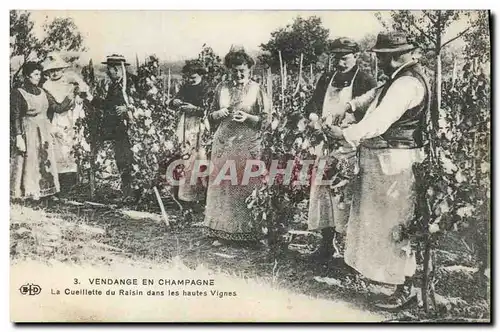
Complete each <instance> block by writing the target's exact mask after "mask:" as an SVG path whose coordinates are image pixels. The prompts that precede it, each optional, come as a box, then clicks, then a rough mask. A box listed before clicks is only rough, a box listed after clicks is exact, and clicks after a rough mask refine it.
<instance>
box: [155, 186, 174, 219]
mask: <svg viewBox="0 0 500 332" xmlns="http://www.w3.org/2000/svg"><path fill="white" fill-rule="evenodd" d="M153 190H154V191H155V195H156V200H157V201H158V204H159V205H160V209H161V216H162V217H163V220H164V221H165V225H166V226H167V227H170V222H169V220H168V216H167V213H166V212H165V206H164V205H163V201H162V199H161V196H160V193H159V192H158V188H156V186H155V187H153Z"/></svg>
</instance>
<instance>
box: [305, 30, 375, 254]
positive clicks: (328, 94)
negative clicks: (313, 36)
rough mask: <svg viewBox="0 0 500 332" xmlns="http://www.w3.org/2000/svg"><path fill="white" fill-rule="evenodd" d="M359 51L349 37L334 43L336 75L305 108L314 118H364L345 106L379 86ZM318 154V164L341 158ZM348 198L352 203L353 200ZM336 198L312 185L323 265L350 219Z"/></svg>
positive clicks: (311, 224)
mask: <svg viewBox="0 0 500 332" xmlns="http://www.w3.org/2000/svg"><path fill="white" fill-rule="evenodd" d="M359 51H360V50H359V46H358V44H357V43H356V42H354V41H353V40H351V39H349V38H338V39H336V40H335V41H334V42H333V44H332V52H333V53H334V58H335V69H334V71H332V72H326V73H325V74H323V75H322V76H321V78H320V79H319V81H318V84H317V86H316V89H315V91H314V93H313V96H312V98H311V101H310V102H309V103H308V105H307V106H306V108H305V111H306V113H307V114H308V115H309V116H310V118H311V114H313V113H315V114H321V117H322V120H323V121H324V122H325V123H328V124H333V123H335V124H337V123H340V122H341V121H344V122H345V123H348V122H352V121H356V120H359V119H361V118H362V116H363V115H362V114H361V113H360V112H355V113H354V114H350V115H349V116H348V117H345V114H344V110H345V104H346V103H347V102H348V101H350V100H351V99H352V98H354V97H357V96H360V95H362V94H364V93H365V92H367V91H369V90H371V89H372V88H374V87H375V85H376V82H375V80H374V79H373V78H372V77H371V76H370V75H368V74H366V73H364V72H362V71H361V70H359V67H358V65H357V60H358V56H359ZM316 151H317V153H316V154H317V157H318V160H317V161H319V160H320V159H321V158H324V157H339V156H338V155H335V153H334V151H330V155H329V156H323V143H321V144H320V145H319V146H318V147H317V149H316ZM342 157H347V156H342ZM351 157H352V154H351ZM328 159H329V158H327V160H328ZM327 163H328V161H327ZM327 165H328V164H327ZM346 198H347V201H348V200H349V197H346ZM335 199H336V198H335V197H334V195H333V194H332V192H331V189H330V188H329V187H328V186H324V185H323V186H320V185H317V184H315V183H314V181H313V182H312V184H311V194H310V200H309V214H308V228H309V230H321V233H322V244H321V247H320V249H319V250H318V251H317V252H316V253H315V254H314V256H313V258H315V259H318V260H319V261H321V262H325V261H328V260H329V259H330V258H331V257H332V255H333V253H334V249H333V239H334V236H335V231H337V232H338V233H342V232H343V230H344V228H345V223H346V221H347V217H348V211H349V205H348V204H345V203H343V202H335Z"/></svg>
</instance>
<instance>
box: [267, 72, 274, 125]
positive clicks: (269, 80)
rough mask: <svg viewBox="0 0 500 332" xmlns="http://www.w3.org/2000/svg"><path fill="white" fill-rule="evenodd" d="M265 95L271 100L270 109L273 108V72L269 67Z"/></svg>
mask: <svg viewBox="0 0 500 332" xmlns="http://www.w3.org/2000/svg"><path fill="white" fill-rule="evenodd" d="M266 79H267V86H266V88H267V97H268V98H269V100H270V102H271V110H272V109H273V73H272V71H271V67H269V68H267V78H266ZM269 117H271V113H269Z"/></svg>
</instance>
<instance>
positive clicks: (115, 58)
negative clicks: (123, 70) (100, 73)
mask: <svg viewBox="0 0 500 332" xmlns="http://www.w3.org/2000/svg"><path fill="white" fill-rule="evenodd" d="M122 62H123V63H124V64H125V66H130V63H127V61H126V60H125V57H124V56H123V55H120V54H111V55H108V56H107V57H106V61H105V62H101V63H102V64H104V65H121V64H122Z"/></svg>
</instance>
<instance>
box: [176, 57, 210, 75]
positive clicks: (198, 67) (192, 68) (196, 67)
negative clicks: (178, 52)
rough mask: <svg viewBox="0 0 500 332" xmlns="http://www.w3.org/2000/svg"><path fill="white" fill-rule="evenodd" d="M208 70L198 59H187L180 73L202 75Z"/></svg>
mask: <svg viewBox="0 0 500 332" xmlns="http://www.w3.org/2000/svg"><path fill="white" fill-rule="evenodd" d="M207 72H208V70H207V69H206V68H205V66H204V65H203V64H202V63H201V62H200V61H198V60H188V61H186V64H185V65H184V67H182V73H184V74H187V75H191V74H199V75H204V74H206V73H207Z"/></svg>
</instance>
